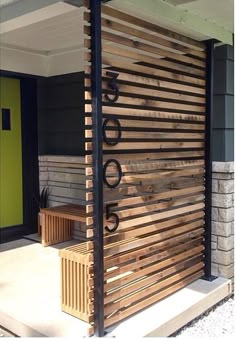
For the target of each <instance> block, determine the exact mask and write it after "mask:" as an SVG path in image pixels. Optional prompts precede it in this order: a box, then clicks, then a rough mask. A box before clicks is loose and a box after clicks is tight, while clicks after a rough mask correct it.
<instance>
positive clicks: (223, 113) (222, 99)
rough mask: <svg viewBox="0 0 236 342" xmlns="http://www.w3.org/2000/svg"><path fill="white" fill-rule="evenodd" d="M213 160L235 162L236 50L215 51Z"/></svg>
mask: <svg viewBox="0 0 236 342" xmlns="http://www.w3.org/2000/svg"><path fill="white" fill-rule="evenodd" d="M213 160H214V161H232V160H234V49H233V47H232V46H229V45H224V46H220V47H217V48H216V49H215V69H214V107H213Z"/></svg>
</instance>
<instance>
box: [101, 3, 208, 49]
mask: <svg viewBox="0 0 236 342" xmlns="http://www.w3.org/2000/svg"><path fill="white" fill-rule="evenodd" d="M102 14H105V15H107V16H109V17H112V18H116V19H119V20H122V21H124V22H125V23H130V24H133V25H136V26H138V27H141V28H142V29H147V30H150V31H152V32H154V33H155V35H157V36H158V35H163V36H164V37H165V38H168V39H170V40H177V42H178V43H179V44H183V45H185V44H186V45H190V46H192V48H193V49H196V50H205V44H204V43H200V42H197V41H196V40H193V39H191V38H188V37H185V36H183V35H180V34H178V33H176V32H173V31H170V30H168V29H166V28H163V27H161V26H158V25H156V24H153V23H151V22H148V21H145V20H143V19H140V18H137V17H135V16H132V15H130V14H127V13H124V12H121V11H119V10H117V9H114V8H111V7H109V6H105V5H103V6H102Z"/></svg>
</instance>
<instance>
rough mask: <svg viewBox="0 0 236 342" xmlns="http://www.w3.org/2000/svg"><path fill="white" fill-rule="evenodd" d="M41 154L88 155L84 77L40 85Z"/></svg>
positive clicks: (45, 81) (78, 75) (67, 77)
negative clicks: (85, 153) (85, 146)
mask: <svg viewBox="0 0 236 342" xmlns="http://www.w3.org/2000/svg"><path fill="white" fill-rule="evenodd" d="M38 129H39V154H41V155H42V154H53V155H78V156H80V155H84V143H85V138H84V129H85V127H84V76H83V73H76V74H69V75H62V76H55V77H49V78H42V79H40V80H39V81H38Z"/></svg>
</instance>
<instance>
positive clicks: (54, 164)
mask: <svg viewBox="0 0 236 342" xmlns="http://www.w3.org/2000/svg"><path fill="white" fill-rule="evenodd" d="M86 178H88V177H85V164H84V157H75V156H54V155H45V156H39V180H40V192H41V191H42V189H43V187H47V188H48V190H49V203H48V204H49V207H54V206H58V205H63V204H81V205H84V204H85V203H86V201H85V193H86V191H85V181H86ZM85 236H86V226H85V224H84V223H81V222H75V223H74V229H73V238H74V239H79V240H84V239H85Z"/></svg>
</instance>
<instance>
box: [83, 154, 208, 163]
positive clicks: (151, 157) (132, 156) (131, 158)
mask: <svg viewBox="0 0 236 342" xmlns="http://www.w3.org/2000/svg"><path fill="white" fill-rule="evenodd" d="M112 156H114V155H113V154H104V155H103V161H104V162H105V161H107V160H108V159H111V157H112ZM115 157H116V158H117V159H119V160H126V161H128V160H129V161H134V160H136V161H137V160H140V161H141V160H144V161H145V160H156V159H158V160H159V159H182V158H201V157H204V151H178V152H154V153H152V152H146V153H145V155H139V154H133V153H132V152H130V153H129V154H116V156H115ZM92 161H93V156H92V155H86V156H85V162H86V164H87V165H89V164H92Z"/></svg>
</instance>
